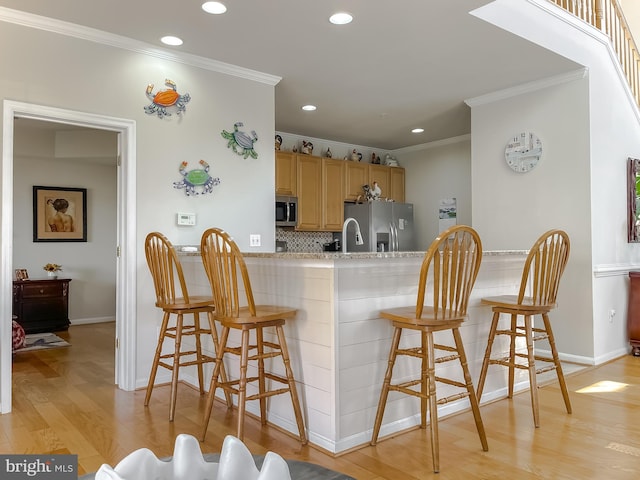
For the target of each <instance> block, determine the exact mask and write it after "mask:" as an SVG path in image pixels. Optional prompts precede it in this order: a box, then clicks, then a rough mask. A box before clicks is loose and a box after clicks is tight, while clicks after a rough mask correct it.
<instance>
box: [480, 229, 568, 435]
mask: <svg viewBox="0 0 640 480" xmlns="http://www.w3.org/2000/svg"><path fill="white" fill-rule="evenodd" d="M569 249H570V244H569V236H568V235H567V234H566V233H565V232H563V231H562V230H549V231H548V232H545V233H544V234H543V235H542V236H541V237H540V238H538V240H537V241H536V243H534V245H533V247H531V250H530V251H529V255H528V256H527V259H526V261H525V264H524V269H523V272H522V279H521V281H520V291H519V293H518V295H499V296H496V297H486V298H483V299H482V303H483V304H484V305H491V306H492V307H493V308H492V310H493V319H492V321H491V329H490V331H489V340H488V342H487V349H486V351H485V355H484V361H483V362H482V370H481V371H480V380H479V383H478V401H480V399H481V397H482V391H483V389H484V383H485V380H486V377H487V370H488V369H489V365H502V366H505V367H508V368H509V393H508V398H511V397H513V382H514V372H515V370H514V369H516V368H519V369H524V370H528V371H529V383H530V389H531V407H532V409H533V422H534V424H535V426H536V427H539V426H540V414H539V409H538V383H537V381H536V375H537V374H540V373H543V372H547V371H550V370H555V371H556V374H557V376H558V382H559V383H560V389H561V390H562V396H563V397H564V404H565V406H566V408H567V413H571V401H570V400H569V392H568V391H567V385H566V383H565V381H564V375H563V373H562V366H561V365H560V359H559V358H558V351H557V349H556V344H555V340H554V338H553V331H552V330H551V322H550V321H549V312H550V311H551V310H553V309H554V308H555V307H556V296H557V294H558V287H559V286H560V278H561V277H562V274H563V273H564V269H565V266H566V265H567V261H568V260H569ZM529 288H530V289H531V296H526V293H527V290H528V289H529ZM501 313H504V314H507V315H510V316H511V322H510V326H509V328H507V329H498V321H499V320H500V314H501ZM534 315H541V316H542V321H543V323H544V327H543V328H536V327H534V324H533V317H534ZM520 316H522V317H523V320H522V322H521V323H518V318H519V317H520ZM496 335H506V336H508V337H510V343H509V352H508V353H507V355H506V356H505V355H504V354H502V355H500V357H499V358H492V356H491V355H492V354H491V351H492V348H493V342H494V339H495V337H496ZM517 338H524V339H525V342H526V346H527V353H526V354H524V353H518V351H517V349H516V339H517ZM539 340H547V341H548V342H549V346H550V347H551V356H552V358H551V359H549V358H547V357H541V356H539V355H535V352H534V342H537V341H539ZM519 359H520V361H518V360H519ZM523 359H524V361H522V360H523ZM536 361H538V362H542V364H543V365H544V366H542V367H540V368H537V367H536Z"/></svg>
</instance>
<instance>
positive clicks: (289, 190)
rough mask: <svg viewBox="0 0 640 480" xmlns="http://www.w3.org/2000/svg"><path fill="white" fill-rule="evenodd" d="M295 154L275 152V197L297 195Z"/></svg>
mask: <svg viewBox="0 0 640 480" xmlns="http://www.w3.org/2000/svg"><path fill="white" fill-rule="evenodd" d="M296 186H297V174H296V154H295V153H292V152H281V151H276V195H291V196H293V197H295V196H296V195H297V189H296Z"/></svg>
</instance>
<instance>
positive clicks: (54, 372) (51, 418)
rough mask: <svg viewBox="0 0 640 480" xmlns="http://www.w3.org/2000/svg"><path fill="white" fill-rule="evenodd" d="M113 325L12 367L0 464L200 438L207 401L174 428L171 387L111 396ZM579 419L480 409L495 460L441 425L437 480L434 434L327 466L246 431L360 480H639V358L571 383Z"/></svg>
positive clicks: (117, 455) (253, 427)
mask: <svg viewBox="0 0 640 480" xmlns="http://www.w3.org/2000/svg"><path fill="white" fill-rule="evenodd" d="M113 332H114V325H113V324H97V325H82V326H72V327H71V328H70V330H69V332H58V334H59V335H60V336H61V337H65V338H68V340H69V341H70V343H71V344H72V347H70V348H64V349H56V350H50V351H40V352H35V353H29V352H24V353H20V354H17V355H15V356H14V365H13V375H14V390H13V391H14V401H13V412H12V413H10V414H6V415H2V416H0V452H1V453H23V454H27V453H33V454H40V453H72V454H77V455H78V460H79V474H81V475H82V474H84V473H87V472H93V471H96V470H97V469H98V468H99V467H100V465H101V464H103V463H108V464H110V465H116V464H117V463H118V461H120V460H121V459H122V458H123V457H125V456H126V455H128V454H129V453H130V452H132V451H133V450H136V449H138V448H142V447H147V448H149V449H151V450H152V451H153V452H154V453H155V454H156V455H158V456H159V457H163V456H169V455H171V454H172V451H173V443H174V439H175V436H176V435H177V434H179V433H188V434H191V435H194V436H196V437H197V436H199V433H200V423H201V418H202V412H203V410H204V403H205V401H204V398H200V396H199V395H198V393H197V391H196V390H194V389H192V388H190V387H188V386H186V385H180V388H179V392H178V403H177V410H176V418H175V421H174V422H173V423H170V422H169V421H168V412H169V407H168V393H169V387H168V386H162V387H157V388H156V389H155V390H154V392H153V396H152V398H151V404H150V406H149V407H144V405H143V402H144V391H136V392H123V391H120V390H118V389H117V388H116V387H115V386H114V385H113V378H114V374H113V372H114V349H113ZM605 381H609V382H618V383H623V384H627V386H626V387H624V388H622V389H621V390H619V391H615V392H591V393H578V392H577V391H578V390H580V389H583V388H585V387H588V386H590V385H593V384H595V383H597V382H605ZM567 383H568V386H569V390H570V395H571V401H572V403H573V414H571V415H568V414H566V413H565V411H564V406H563V402H562V396H561V394H560V391H559V389H558V388H557V385H556V384H551V385H547V386H544V387H542V388H541V389H540V414H541V427H540V428H539V429H536V428H534V427H533V420H532V417H531V407H530V403H529V394H528V392H524V393H520V394H518V395H516V396H515V398H514V399H513V400H508V399H503V400H499V401H497V402H493V403H491V404H486V405H482V406H481V412H482V417H483V420H484V424H485V428H486V431H487V437H488V441H489V451H488V452H483V451H482V449H481V447H480V441H479V439H478V436H477V432H476V430H475V427H474V423H473V418H472V416H471V414H470V413H462V414H459V415H455V416H452V417H449V418H445V419H441V421H440V422H439V425H440V451H441V453H440V465H441V472H440V473H439V474H434V473H433V471H432V464H431V449H430V444H429V434H428V430H420V429H415V430H412V431H409V432H406V433H402V434H399V435H395V436H393V437H392V438H388V439H384V440H383V441H381V442H380V443H379V444H378V445H377V446H376V447H371V446H364V447H362V448H360V449H358V450H355V451H352V452H350V453H347V454H344V455H341V456H338V457H335V458H334V457H332V456H330V455H326V454H325V453H323V452H321V451H318V450H317V449H314V448H313V447H310V446H306V447H300V445H299V444H298V442H297V441H296V440H295V439H293V438H291V437H289V436H288V435H286V434H284V433H282V432H280V431H278V430H276V429H275V428H272V427H268V426H267V427H265V428H260V425H259V422H258V421H256V420H254V419H248V420H247V422H246V432H245V444H246V445H247V447H248V448H249V450H250V451H251V452H252V453H254V454H262V453H266V452H267V451H274V452H276V453H278V454H280V455H281V456H283V457H284V458H291V459H298V460H306V461H310V462H313V463H317V464H320V465H323V466H325V467H327V468H331V469H333V470H338V471H341V472H344V473H346V474H348V475H351V476H353V477H355V478H357V479H359V480H374V479H394V480H395V479H398V480H400V479H402V480H411V479H425V478H439V479H440V480H445V479H471V478H481V479H494V478H495V479H507V478H508V479H518V480H527V479H580V480H584V479H636V478H637V476H638V470H639V469H640V433H639V428H640V387H639V383H640V358H638V357H632V356H625V357H623V358H620V359H618V360H615V361H613V362H611V363H608V364H606V365H602V366H600V367H598V368H590V369H586V370H583V371H581V372H579V373H576V374H572V375H570V376H569V378H568V379H567ZM234 418H235V411H232V412H229V411H227V409H226V406H225V405H224V404H223V403H222V402H218V404H217V405H216V406H215V408H214V411H213V415H212V418H211V422H210V423H209V433H208V435H207V440H206V442H205V443H204V444H202V450H203V452H219V451H220V449H221V446H222V441H223V439H224V437H225V435H228V434H230V435H233V434H234V431H235V430H234V426H235V422H234Z"/></svg>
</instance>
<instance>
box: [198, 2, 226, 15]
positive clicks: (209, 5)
mask: <svg viewBox="0 0 640 480" xmlns="http://www.w3.org/2000/svg"><path fill="white" fill-rule="evenodd" d="M202 9H203V10H204V11H205V12H207V13H212V14H214V15H220V14H221V13H224V12H226V11H227V7H225V6H224V4H222V3H220V2H205V3H203V4H202Z"/></svg>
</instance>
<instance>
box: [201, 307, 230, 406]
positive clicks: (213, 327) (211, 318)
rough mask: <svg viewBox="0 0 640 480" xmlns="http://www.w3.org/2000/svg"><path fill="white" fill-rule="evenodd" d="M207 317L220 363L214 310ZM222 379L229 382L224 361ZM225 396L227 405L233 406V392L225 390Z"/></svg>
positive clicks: (218, 339)
mask: <svg viewBox="0 0 640 480" xmlns="http://www.w3.org/2000/svg"><path fill="white" fill-rule="evenodd" d="M207 319H208V320H209V329H210V330H211V337H212V338H213V349H214V352H215V355H216V363H218V350H220V338H219V337H218V329H217V328H216V323H215V318H214V315H213V312H207ZM220 379H221V380H222V383H227V382H228V379H227V371H226V369H225V368H224V363H223V362H221V365H220ZM224 398H225V399H226V401H227V407H228V408H232V407H233V399H232V398H231V393H230V392H229V391H228V390H224Z"/></svg>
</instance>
